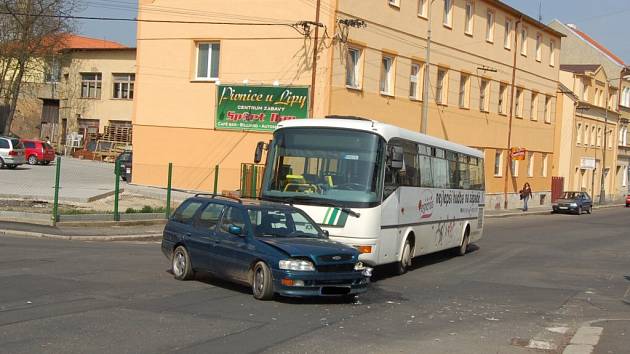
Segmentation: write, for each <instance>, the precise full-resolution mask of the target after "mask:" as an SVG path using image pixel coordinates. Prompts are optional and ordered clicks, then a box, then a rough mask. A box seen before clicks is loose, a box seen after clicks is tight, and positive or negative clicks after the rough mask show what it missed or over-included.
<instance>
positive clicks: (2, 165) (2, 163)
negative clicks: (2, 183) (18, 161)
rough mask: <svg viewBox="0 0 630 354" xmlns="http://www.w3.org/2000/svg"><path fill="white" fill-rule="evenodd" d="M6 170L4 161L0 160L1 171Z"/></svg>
mask: <svg viewBox="0 0 630 354" xmlns="http://www.w3.org/2000/svg"><path fill="white" fill-rule="evenodd" d="M3 168H4V160H3V159H2V158H0V170H1V169H3Z"/></svg>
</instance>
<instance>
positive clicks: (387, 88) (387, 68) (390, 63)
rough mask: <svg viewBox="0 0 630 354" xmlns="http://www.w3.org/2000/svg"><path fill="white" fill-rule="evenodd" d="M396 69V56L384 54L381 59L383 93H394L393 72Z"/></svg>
mask: <svg viewBox="0 0 630 354" xmlns="http://www.w3.org/2000/svg"><path fill="white" fill-rule="evenodd" d="M393 70H394V58H392V57H388V56H383V59H382V61H381V94H383V95H393V94H394V90H393V87H392V86H393V85H392V78H393V75H392V72H393Z"/></svg>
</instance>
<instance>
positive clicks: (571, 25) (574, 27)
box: [567, 23, 577, 30]
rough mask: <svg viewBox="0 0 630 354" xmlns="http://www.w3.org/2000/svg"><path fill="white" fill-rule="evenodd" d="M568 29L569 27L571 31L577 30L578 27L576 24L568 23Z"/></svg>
mask: <svg viewBox="0 0 630 354" xmlns="http://www.w3.org/2000/svg"><path fill="white" fill-rule="evenodd" d="M567 27H569V28H570V29H574V30H576V29H577V26H576V25H575V24H574V23H567Z"/></svg>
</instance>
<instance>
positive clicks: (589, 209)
mask: <svg viewBox="0 0 630 354" xmlns="http://www.w3.org/2000/svg"><path fill="white" fill-rule="evenodd" d="M592 212H593V206H590V207H588V208H587V209H586V213H587V214H591V213H592Z"/></svg>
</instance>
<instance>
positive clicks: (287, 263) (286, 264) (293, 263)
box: [278, 259, 315, 272]
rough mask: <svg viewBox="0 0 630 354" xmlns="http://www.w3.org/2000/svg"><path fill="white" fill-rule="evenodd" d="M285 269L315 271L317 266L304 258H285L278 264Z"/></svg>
mask: <svg viewBox="0 0 630 354" xmlns="http://www.w3.org/2000/svg"><path fill="white" fill-rule="evenodd" d="M278 265H279V267H280V269H283V270H296V271H300V272H314V271H315V266H314V265H313V263H311V262H309V261H305V260H303V259H284V260H281V261H280V263H279V264H278Z"/></svg>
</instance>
